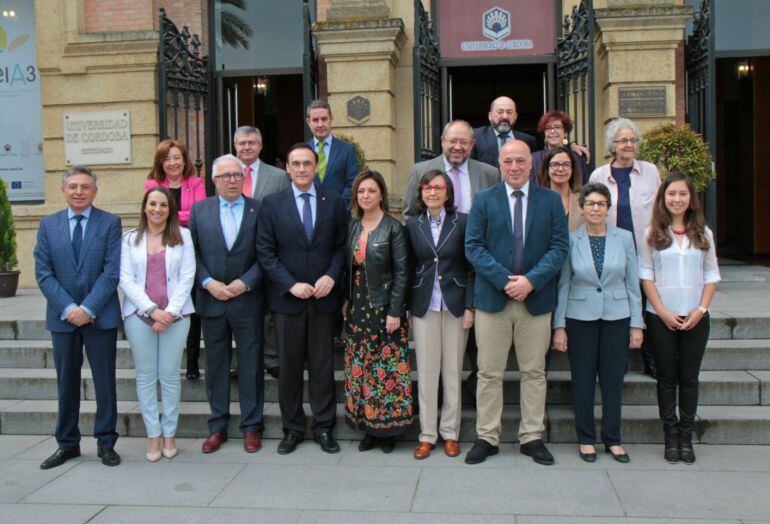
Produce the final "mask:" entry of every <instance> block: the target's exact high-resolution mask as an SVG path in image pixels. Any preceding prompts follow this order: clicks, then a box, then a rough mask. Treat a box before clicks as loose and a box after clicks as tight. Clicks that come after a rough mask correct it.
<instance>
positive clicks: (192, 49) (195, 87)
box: [158, 8, 214, 176]
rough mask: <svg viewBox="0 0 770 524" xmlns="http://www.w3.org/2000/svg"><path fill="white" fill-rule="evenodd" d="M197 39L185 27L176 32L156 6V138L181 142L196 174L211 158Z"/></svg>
mask: <svg viewBox="0 0 770 524" xmlns="http://www.w3.org/2000/svg"><path fill="white" fill-rule="evenodd" d="M200 48H201V40H200V38H199V37H198V35H190V31H189V30H188V28H187V26H183V27H182V30H181V31H179V29H178V28H177V26H176V24H174V22H173V21H172V20H171V19H170V18H168V16H167V15H166V11H165V10H164V9H163V8H161V9H160V43H159V45H158V119H159V133H160V139H161V140H165V139H167V138H173V139H175V140H179V141H181V142H183V143H184V144H185V145H186V146H187V149H188V152H189V154H190V157H191V158H192V159H193V163H194V165H195V169H196V171H197V172H198V176H200V175H201V169H202V168H203V165H204V160H205V165H206V166H210V165H211V162H212V161H213V159H212V158H210V157H209V156H210V155H212V154H213V138H214V134H213V130H210V129H209V124H210V123H211V122H209V112H208V108H209V100H208V97H209V63H208V56H203V57H202V56H200Z"/></svg>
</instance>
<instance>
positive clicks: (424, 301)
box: [406, 212, 475, 318]
mask: <svg viewBox="0 0 770 524" xmlns="http://www.w3.org/2000/svg"><path fill="white" fill-rule="evenodd" d="M467 223H468V215H466V214H464V213H456V212H455V213H447V215H446V218H445V222H444V225H443V226H442V227H441V233H440V234H439V237H438V244H437V243H435V242H433V233H432V232H431V230H430V222H429V220H428V214H427V213H422V214H420V215H418V216H416V217H411V218H409V219H408V220H407V221H406V232H407V237H408V239H409V245H410V248H411V250H412V254H413V258H414V262H415V265H414V273H413V275H412V278H411V290H410V295H409V310H410V311H411V312H412V314H413V315H415V316H417V317H423V316H425V314H426V313H427V312H428V308H429V307H430V299H431V297H432V296H433V284H434V282H435V279H436V275H437V274H438V277H439V287H440V288H441V297H442V298H443V299H444V303H445V304H446V307H447V309H449V312H450V313H452V315H454V316H455V317H458V318H459V317H462V315H463V313H464V312H465V309H466V308H471V307H473V287H474V286H473V284H474V280H475V273H474V271H473V266H471V265H470V263H468V261H467V259H466V258H465V228H466V225H467Z"/></svg>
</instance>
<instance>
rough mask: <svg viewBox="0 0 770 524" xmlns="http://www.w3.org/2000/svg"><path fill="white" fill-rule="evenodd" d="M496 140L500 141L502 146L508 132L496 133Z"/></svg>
mask: <svg viewBox="0 0 770 524" xmlns="http://www.w3.org/2000/svg"><path fill="white" fill-rule="evenodd" d="M497 138H498V140H499V141H500V147H503V146H504V145H505V143H506V142H507V141H508V139H509V136H508V133H500V134H499V135H497Z"/></svg>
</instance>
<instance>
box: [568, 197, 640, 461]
mask: <svg viewBox="0 0 770 524" xmlns="http://www.w3.org/2000/svg"><path fill="white" fill-rule="evenodd" d="M578 205H579V206H580V209H581V210H582V213H583V215H584V216H585V219H586V223H585V225H583V226H581V227H579V228H578V229H577V230H575V232H573V233H571V234H570V239H569V244H570V250H569V254H568V256H567V260H566V261H565V262H564V267H563V268H562V271H561V275H560V277H559V298H558V304H557V306H556V313H555V315H554V323H553V325H554V337H553V345H554V347H555V348H556V349H557V350H559V351H567V348H568V343H569V361H570V369H571V373H572V402H573V406H574V409H575V430H576V432H577V438H578V443H579V447H578V453H579V455H580V457H581V458H582V459H583V460H585V461H587V462H594V461H595V460H596V448H595V443H596V429H595V427H594V389H595V388H596V375H597V373H598V374H599V384H600V386H601V391H602V431H601V438H602V441H603V442H604V447H605V450H606V451H607V452H608V453H611V454H612V456H613V458H614V459H615V460H617V461H618V462H623V463H626V462H629V460H630V459H629V456H628V453H626V451H625V450H624V449H623V447H622V446H621V439H620V407H621V404H622V398H623V375H624V373H625V370H626V358H627V355H628V348H629V347H632V348H638V347H640V346H641V344H642V329H641V328H642V327H643V325H644V322H643V320H642V299H641V291H640V289H639V272H638V268H637V259H636V250H635V249H634V239H633V237H632V236H631V233H630V232H628V231H625V230H623V229H620V228H618V227H615V226H611V225H608V224H607V223H606V219H607V212H608V211H609V208H610V205H611V196H610V191H609V189H608V188H607V186H605V185H604V184H596V183H591V184H587V185H585V186H583V189H582V190H581V192H580V197H579V199H578Z"/></svg>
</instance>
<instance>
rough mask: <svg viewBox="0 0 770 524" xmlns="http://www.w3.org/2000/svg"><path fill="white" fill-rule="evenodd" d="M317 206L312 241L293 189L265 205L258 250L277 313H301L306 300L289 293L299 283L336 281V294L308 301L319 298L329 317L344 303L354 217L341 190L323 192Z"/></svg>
mask: <svg viewBox="0 0 770 524" xmlns="http://www.w3.org/2000/svg"><path fill="white" fill-rule="evenodd" d="M316 204H317V205H316V220H315V227H314V228H313V235H312V237H311V239H310V241H308V240H307V237H306V236H305V230H304V229H303V227H302V220H301V219H300V217H299V213H298V212H297V205H296V202H295V201H294V193H293V192H292V189H291V186H290V187H289V188H288V189H286V190H284V191H281V192H280V193H274V194H272V195H269V196H267V197H265V200H263V202H262V210H261V211H260V214H259V228H258V233H257V251H258V253H259V261H260V264H261V265H262V268H263V269H264V271H265V274H266V276H267V278H268V279H269V280H270V284H269V286H268V302H269V304H270V310H271V311H274V312H276V313H284V314H289V315H292V314H297V313H301V312H302V311H303V309H304V308H305V302H306V301H304V300H301V299H299V298H297V297H295V296H294V295H292V294H291V293H289V289H291V287H292V286H293V285H294V284H296V283H297V282H304V283H308V284H315V283H316V281H317V280H318V279H319V278H321V277H322V276H324V275H328V276H330V277H331V278H332V279H334V287H333V288H332V291H331V293H329V294H328V295H327V296H325V297H323V298H321V299H315V298H310V299H308V300H315V302H316V307H317V309H318V310H319V311H321V312H323V313H333V312H336V311H338V310H339V308H340V307H341V305H342V300H341V299H342V295H343V293H344V287H345V284H344V282H343V280H342V278H343V275H344V272H345V237H346V234H347V224H348V217H349V216H350V215H349V214H348V213H347V211H346V208H345V204H344V201H343V199H342V197H341V196H340V195H339V194H338V193H336V192H335V191H329V190H326V189H324V188H317V190H316Z"/></svg>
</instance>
